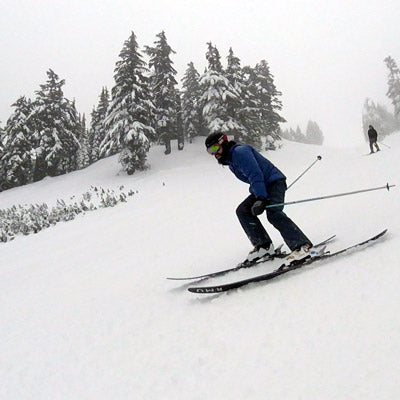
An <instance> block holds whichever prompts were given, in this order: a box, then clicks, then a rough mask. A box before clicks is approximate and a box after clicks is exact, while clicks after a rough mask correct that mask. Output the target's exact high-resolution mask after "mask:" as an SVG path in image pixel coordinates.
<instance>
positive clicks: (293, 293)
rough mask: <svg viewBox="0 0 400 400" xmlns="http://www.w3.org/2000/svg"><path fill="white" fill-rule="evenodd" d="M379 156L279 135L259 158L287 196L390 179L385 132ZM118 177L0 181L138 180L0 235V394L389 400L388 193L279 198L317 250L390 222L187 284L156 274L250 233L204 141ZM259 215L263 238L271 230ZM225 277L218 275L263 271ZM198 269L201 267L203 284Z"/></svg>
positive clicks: (216, 263)
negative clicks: (365, 242) (107, 200)
mask: <svg viewBox="0 0 400 400" xmlns="http://www.w3.org/2000/svg"><path fill="white" fill-rule="evenodd" d="M385 143H386V144H387V145H389V146H390V147H391V148H390V149H389V148H387V147H384V146H382V151H381V152H380V153H377V154H374V155H372V156H363V154H366V153H368V145H367V144H366V145H365V146H364V147H363V148H352V149H334V148H326V147H320V146H309V145H300V144H295V143H290V142H285V143H284V147H283V148H282V149H281V150H279V151H276V152H269V153H267V156H268V157H269V158H270V159H271V160H272V161H273V162H274V163H275V164H276V165H277V166H278V167H279V168H281V169H282V170H283V172H284V173H285V174H286V175H287V178H288V183H291V182H292V181H293V180H294V179H295V178H296V177H297V176H298V175H299V174H300V173H301V172H302V171H304V170H305V169H306V168H307V167H308V166H309V165H310V164H311V163H312V162H313V161H314V160H315V159H316V157H317V156H318V155H321V156H322V160H321V161H319V162H318V163H317V164H316V165H315V166H314V167H313V168H312V169H311V170H310V171H309V172H307V174H306V175H305V176H304V177H302V178H301V179H300V180H299V181H298V182H297V183H296V184H295V185H294V186H293V187H292V188H290V189H289V191H288V192H287V197H286V200H287V201H292V200H298V199H304V198H308V197H317V196H324V195H330V194H335V193H342V192H347V191H353V190H359V189H365V188H371V187H377V186H383V185H385V184H386V183H387V182H389V183H391V184H397V185H399V184H400V179H399V178H400V168H399V167H400V165H399V158H398V154H399V149H400V135H399V134H397V135H393V136H392V137H389V138H388V139H387V140H386V141H385ZM162 151H163V149H162V148H161V147H156V148H154V149H152V151H151V153H150V155H149V161H150V164H151V169H149V170H148V171H145V172H142V173H139V174H136V175H134V176H126V175H125V174H124V173H122V172H120V168H119V165H118V160H117V157H111V158H108V159H106V160H102V161H100V162H98V163H96V164H95V165H93V166H91V167H89V168H87V169H86V170H83V171H78V172H75V173H71V174H68V175H65V176H61V177H57V178H47V179H45V180H43V181H41V182H38V183H35V184H32V185H28V186H25V187H20V188H16V189H12V190H9V191H6V192H3V193H0V208H7V207H9V206H11V205H13V204H25V203H28V204H29V203H36V202H47V203H48V204H49V205H52V204H54V203H55V201H56V199H57V198H60V199H61V198H62V199H65V200H66V201H68V199H69V198H70V197H71V196H73V195H75V196H80V195H81V194H82V193H84V192H85V191H86V190H87V189H88V188H89V187H90V186H91V185H93V186H101V187H103V188H110V189H115V188H117V187H119V186H121V185H124V187H125V190H126V191H127V190H129V189H133V190H134V191H137V193H136V194H135V195H134V196H132V197H131V198H130V200H129V201H128V203H124V204H121V205H118V206H116V207H114V208H107V209H102V210H99V211H95V212H88V213H87V214H86V215H84V216H79V217H78V218H77V219H75V220H74V221H71V222H67V223H59V224H58V225H56V226H55V227H53V228H50V229H47V230H44V231H42V232H40V233H39V234H36V235H30V236H24V237H23V236H21V237H17V238H16V239H15V240H14V241H12V242H9V243H3V244H0V255H1V256H0V257H1V267H0V382H1V384H0V398H1V399H2V400H16V399H24V400H30V399H32V400H39V399H52V400H55V399H60V400H66V399H68V400H76V399H93V400H103V399H104V400H109V399H113V400H117V399H121V400H122V399H124V400H126V399H157V400H158V399H162V400H164V399H185V400H187V399H190V400H191V399H228V398H230V399H263V400H264V399H285V400H286V399H325V400H326V399H357V400H358V399H363V400H365V399H371V400H372V399H373V400H377V399H385V400H393V399H397V398H400V380H399V376H400V363H399V360H400V340H399V335H400V317H399V307H400V289H399V286H400V268H399V263H398V259H399V255H400V240H399V237H400V236H399V235H400V195H399V189H400V187H399V186H397V187H395V188H393V189H392V190H391V191H390V192H387V191H386V190H381V191H374V192H369V193H364V194H357V195H353V196H345V197H339V198H335V199H329V200H322V201H315V202H312V203H303V204H297V205H291V206H288V207H286V212H287V214H288V215H289V216H290V217H291V218H292V219H293V220H294V221H295V222H296V223H297V224H298V225H299V226H300V227H301V228H302V229H303V230H304V232H305V233H306V234H307V235H308V236H309V237H310V238H311V239H312V240H314V241H319V240H322V239H324V238H326V237H327V236H330V235H331V234H337V235H338V239H337V240H336V241H335V242H333V243H332V245H331V249H332V250H335V249H339V248H341V247H342V246H345V245H348V244H352V243H353V242H356V241H359V240H360V239H364V238H367V237H369V236H370V235H372V234H375V233H377V232H379V231H380V230H382V229H384V228H388V230H389V232H388V234H387V235H386V236H385V237H384V238H383V239H382V240H381V241H380V242H379V243H376V244H374V245H373V246H370V247H369V248H367V249H365V250H362V251H359V252H355V253H353V254H351V255H349V256H343V257H338V258H337V259H332V260H331V261H329V262H323V263H322V262H321V263H316V264H314V265H312V266H310V267H309V268H307V269H303V270H300V271H296V272H293V273H291V274H287V275H285V276H284V277H282V278H280V279H277V280H274V281H271V282H269V283H264V284H257V285H250V286H246V287H245V288H243V289H241V290H237V291H233V292H230V293H228V294H223V295H217V296H204V295H194V294H191V293H189V292H187V290H186V288H187V286H186V285H183V284H182V283H179V282H178V283H176V282H171V281H167V280H166V279H165V277H167V276H187V275H192V274H202V273H206V272H209V271H214V270H218V269H223V268H227V267H230V266H233V265H235V264H236V263H237V262H239V261H241V260H242V259H243V258H244V257H245V256H246V254H247V252H248V251H249V249H250V243H249V242H248V240H247V238H246V237H245V235H244V233H243V232H242V230H241V228H240V226H239V223H238V222H237V220H236V215H235V208H236V206H237V204H238V203H239V202H240V201H241V200H242V199H243V198H244V197H245V196H247V194H248V187H247V185H245V184H243V183H241V182H239V181H238V180H236V178H235V177H234V176H233V175H232V174H231V173H230V171H229V170H228V169H227V168H223V167H221V166H219V165H218V164H217V163H216V162H215V160H214V159H213V158H212V157H210V156H209V155H207V154H206V152H205V151H204V149H203V141H202V140H199V141H198V142H197V143H194V144H192V145H186V147H185V149H184V150H183V151H181V152H178V151H177V150H173V151H174V152H173V154H171V155H170V156H164V155H163V153H162ZM262 218H263V221H264V222H265V224H266V227H267V229H268V230H269V231H270V232H271V236H272V238H273V239H274V242H275V244H276V245H278V244H280V243H281V238H280V236H279V234H278V233H277V232H276V231H275V230H274V229H273V228H272V227H270V226H269V225H268V223H267V222H266V218H265V217H264V216H263V217H262ZM270 268H272V266H269V265H264V266H260V267H258V268H257V269H254V270H246V271H240V272H238V273H236V274H233V275H228V276H225V277H224V278H220V279H224V280H225V281H228V280H231V279H235V278H237V277H244V276H250V275H251V274H258V273H260V272H264V271H267V270H268V269H270ZM210 282H211V281H210Z"/></svg>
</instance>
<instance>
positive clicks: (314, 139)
mask: <svg viewBox="0 0 400 400" xmlns="http://www.w3.org/2000/svg"><path fill="white" fill-rule="evenodd" d="M305 141H306V143H310V144H319V145H321V144H322V143H323V142H324V135H323V133H322V131H321V129H320V127H319V126H318V124H317V123H316V122H314V121H308V123H307V128H306V137H305Z"/></svg>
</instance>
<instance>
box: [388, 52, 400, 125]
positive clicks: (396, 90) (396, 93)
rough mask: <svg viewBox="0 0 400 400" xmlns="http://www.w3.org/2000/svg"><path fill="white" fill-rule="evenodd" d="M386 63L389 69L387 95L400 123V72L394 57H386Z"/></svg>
mask: <svg viewBox="0 0 400 400" xmlns="http://www.w3.org/2000/svg"><path fill="white" fill-rule="evenodd" d="M384 62H385V63H386V66H387V68H388V69H389V75H388V91H387V93H386V95H387V96H388V97H389V99H390V100H391V101H392V104H393V106H394V115H395V117H396V118H398V120H399V121H400V70H399V68H398V66H397V64H396V62H395V60H394V59H393V58H392V57H390V56H388V57H386V58H385V59H384Z"/></svg>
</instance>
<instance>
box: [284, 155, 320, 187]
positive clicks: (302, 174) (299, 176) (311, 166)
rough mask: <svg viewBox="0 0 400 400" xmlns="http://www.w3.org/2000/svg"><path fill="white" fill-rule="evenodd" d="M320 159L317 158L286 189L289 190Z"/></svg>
mask: <svg viewBox="0 0 400 400" xmlns="http://www.w3.org/2000/svg"><path fill="white" fill-rule="evenodd" d="M321 159H322V157H321V156H317V159H316V160H315V161H314V162H313V163H312V164H311V165H310V166H309V167H308V168H307V169H306V170H305V171H304V172H303V173H301V174H300V175H299V176H298V177H297V178H296V179H295V180H294V181H293V182H292V183H291V184H290V185H289V186H288V187H287V188H288V189H289V188H290V187H291V186H293V185H294V184H295V183H296V182H297V181H298V180H299V179H300V178H301V177H302V176H303V175H304V174H305V173H306V172H307V171H308V170H309V169H310V168H311V167H312V166H313V165H314V164H315V163H316V162H317V161H319V160H321ZM286 190H287V189H286Z"/></svg>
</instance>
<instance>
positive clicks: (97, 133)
mask: <svg viewBox="0 0 400 400" xmlns="http://www.w3.org/2000/svg"><path fill="white" fill-rule="evenodd" d="M109 103H110V95H109V92H108V90H107V88H106V87H103V88H102V90H101V93H100V96H99V103H98V105H97V108H96V109H93V110H92V113H91V122H90V130H89V149H90V151H89V156H90V162H91V163H93V162H95V161H97V160H99V159H100V145H101V143H102V142H103V140H104V138H105V137H106V127H105V119H106V116H107V110H108V105H109Z"/></svg>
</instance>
